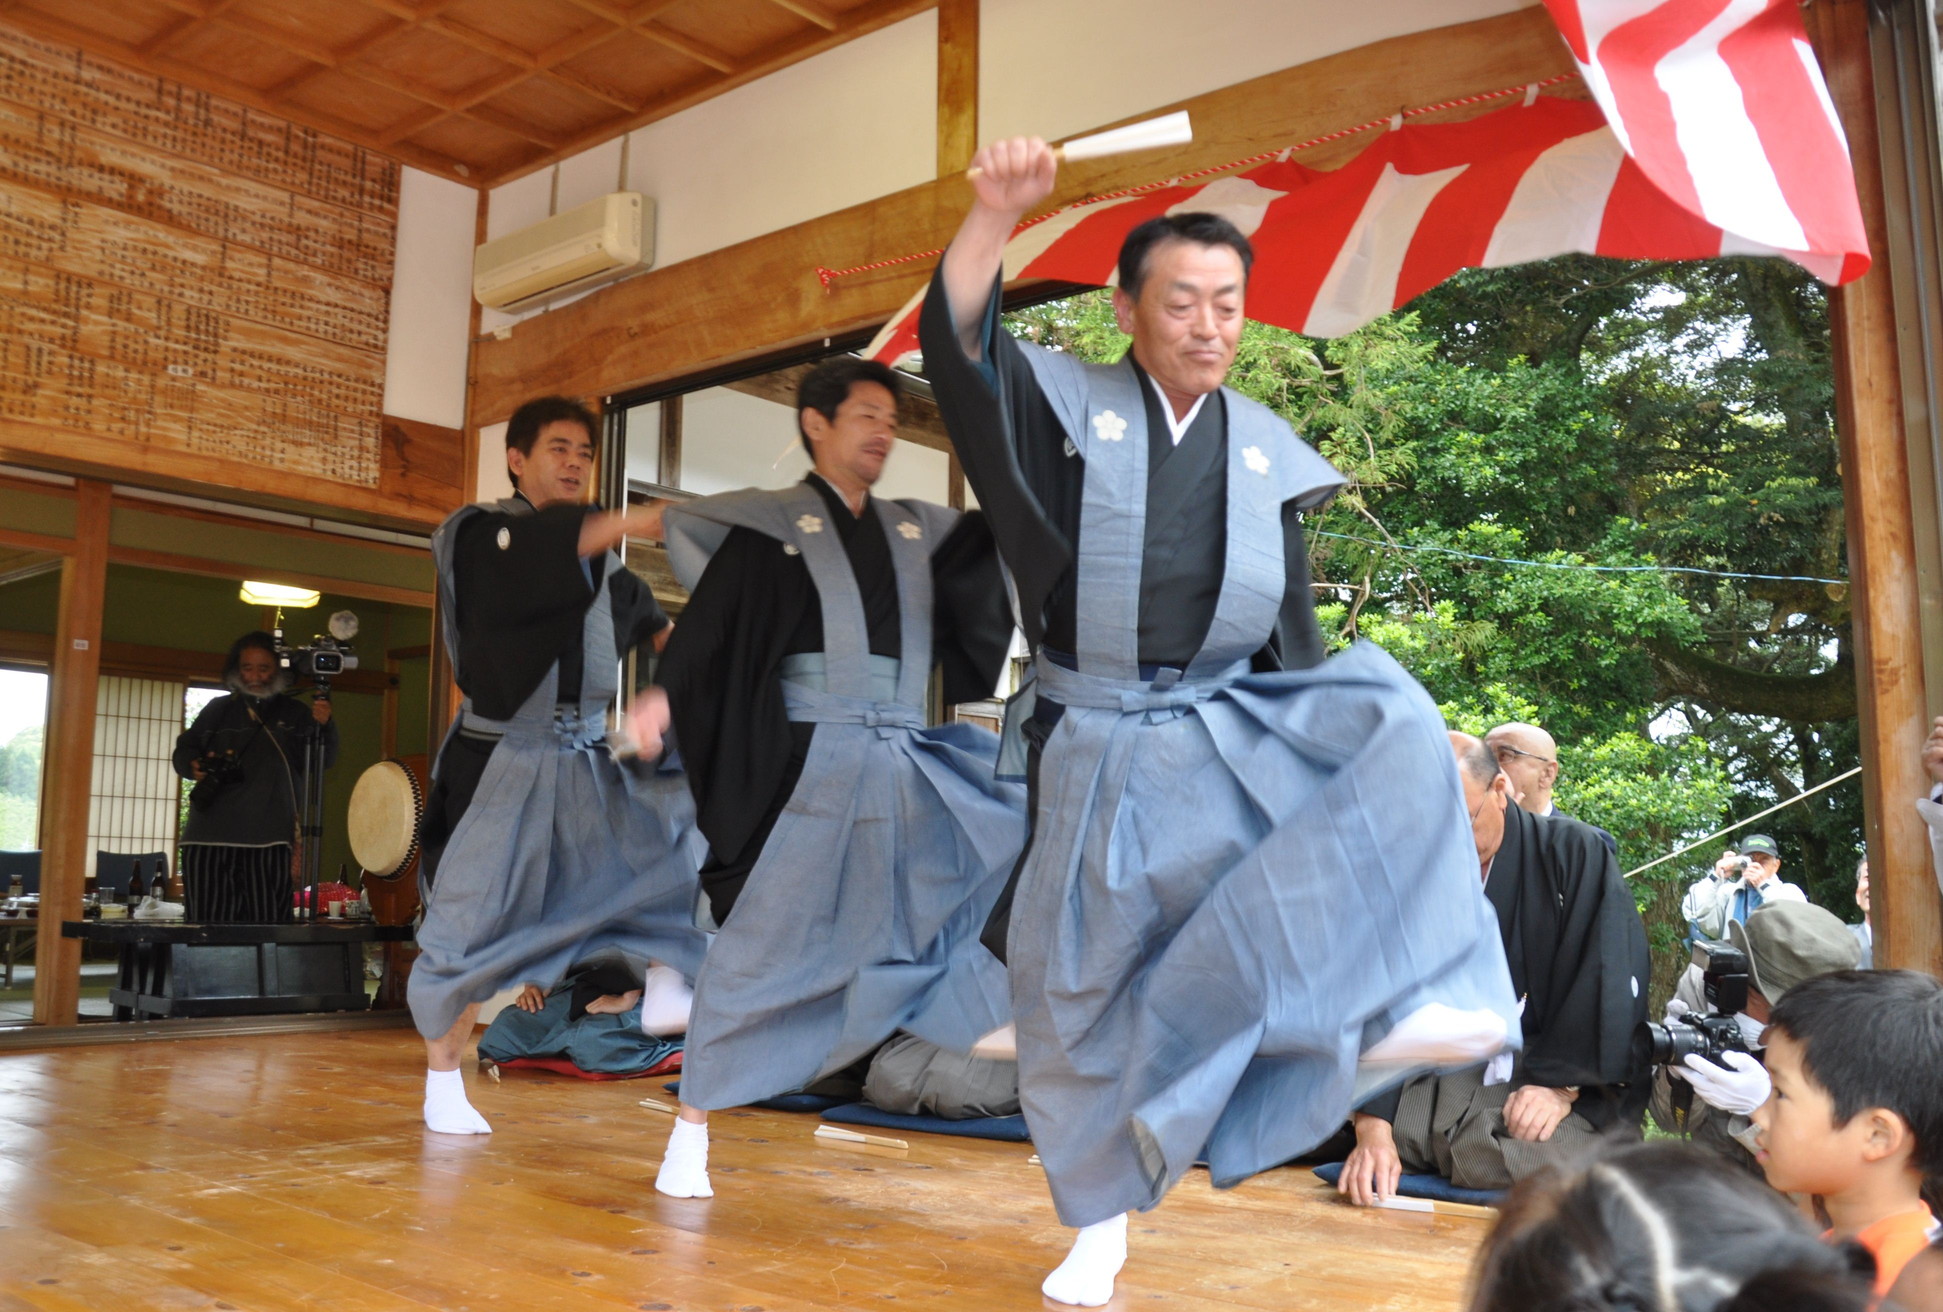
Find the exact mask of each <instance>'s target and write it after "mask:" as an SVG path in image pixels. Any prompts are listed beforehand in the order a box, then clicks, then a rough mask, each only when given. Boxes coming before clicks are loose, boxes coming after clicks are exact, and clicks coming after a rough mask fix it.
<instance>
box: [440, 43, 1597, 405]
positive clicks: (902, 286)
mask: <svg viewBox="0 0 1943 1312" xmlns="http://www.w3.org/2000/svg"><path fill="white" fill-rule="evenodd" d="M1572 71H1573V64H1572V56H1571V52H1570V51H1569V50H1567V49H1566V46H1565V43H1564V42H1563V41H1560V40H1559V36H1558V28H1557V27H1556V26H1555V25H1554V24H1553V23H1552V21H1551V19H1550V18H1549V17H1547V16H1546V12H1545V10H1544V9H1543V8H1540V7H1533V8H1529V9H1521V10H1518V11H1517V12H1515V13H1510V14H1504V15H1501V16H1499V17H1496V18H1486V19H1480V20H1478V21H1476V22H1471V23H1461V24H1455V25H1453V26H1450V27H1444V28H1438V29H1436V30H1434V31H1427V32H1416V33H1412V34H1411V35H1409V36H1401V37H1396V38H1393V39H1391V40H1387V41H1378V42H1375V43H1373V44H1371V45H1366V46H1359V47H1357V48H1356V49H1354V50H1348V51H1344V52H1343V53H1341V54H1337V55H1331V56H1329V57H1327V58H1324V59H1318V60H1315V61H1313V62H1310V63H1307V64H1302V65H1299V66H1298V67H1295V68H1290V69H1284V70H1282V71H1281V72H1277V73H1270V74H1268V75H1266V76H1263V77H1259V78H1254V79H1251V80H1249V81H1246V82H1240V83H1237V84H1235V85H1234V86H1230V87H1224V88H1222V89H1221V90H1218V91H1213V92H1209V93H1208V94H1206V95H1202V96H1196V97H1195V98H1194V99H1192V100H1190V101H1185V102H1182V103H1181V104H1178V105H1156V106H1154V107H1153V108H1152V109H1151V110H1150V111H1148V112H1147V113H1143V114H1141V115H1138V116H1137V117H1140V118H1145V117H1147V116H1148V113H1154V114H1158V113H1162V112H1165V111H1167V110H1171V109H1187V110H1190V111H1191V112H1192V114H1193V117H1194V140H1193V141H1192V142H1191V143H1189V144H1187V145H1185V146H1180V147H1176V148H1173V149H1169V150H1164V151H1144V152H1141V153H1139V154H1135V155H1126V156H1119V157H1115V158H1110V159H1102V160H1093V161H1088V162H1086V163H1083V164H1076V165H1072V166H1069V167H1066V168H1062V169H1061V170H1060V174H1059V185H1058V188H1057V190H1056V191H1055V193H1054V195H1053V197H1052V200H1051V204H1054V205H1064V204H1068V203H1071V202H1073V201H1076V200H1080V199H1082V198H1083V197H1086V196H1089V195H1100V194H1103V193H1105V192H1108V191H1111V190H1114V189H1116V188H1120V187H1126V186H1133V185H1139V184H1143V183H1149V182H1153V181H1155V180H1156V179H1162V178H1166V177H1169V176H1171V175H1174V174H1177V173H1182V172H1186V171H1188V170H1192V169H1201V168H1209V167H1214V166H1217V165H1221V164H1225V163H1228V162H1231V161H1233V160H1237V159H1241V158H1244V157H1246V156H1249V155H1253V154H1255V153H1256V152H1259V151H1263V150H1275V149H1278V148H1281V147H1284V146H1288V145H1291V144H1294V143H1296V142H1301V141H1306V140H1309V139H1311V138H1313V137H1317V136H1320V135H1322V134H1324V133H1329V132H1334V131H1336V130H1338V129H1341V128H1345V127H1348V126H1350V125H1352V124H1356V123H1363V122H1367V121H1369V120H1371V119H1376V118H1381V117H1383V116H1386V115H1389V114H1393V113H1395V112H1396V111H1398V110H1399V109H1402V108H1404V107H1406V106H1414V105H1432V104H1440V103H1443V102H1444V101H1446V100H1450V99H1452V98H1454V97H1461V96H1468V95H1474V94H1476V93H1479V92H1485V91H1496V90H1499V89H1501V88H1504V87H1515V86H1518V85H1520V84H1523V83H1527V82H1535V81H1539V80H1541V79H1544V78H1548V77H1551V76H1552V75H1553V74H1558V73H1567V74H1569V73H1571V72H1572ZM1551 94H1554V95H1583V94H1584V93H1583V90H1582V89H1579V88H1577V87H1576V86H1560V87H1554V88H1553V89H1552V92H1551ZM1504 103H1505V102H1502V101H1494V102H1490V103H1487V104H1484V105H1479V106H1466V107H1460V108H1457V109H1453V110H1451V111H1448V112H1447V113H1445V114H1443V115H1442V116H1440V117H1439V118H1434V119H1426V120H1420V121H1425V122H1438V121H1449V120H1451V119H1461V118H1469V117H1474V116H1476V115H1477V114H1480V113H1486V112H1489V111H1491V110H1494V109H1499V108H1502V107H1503V105H1504ZM1101 126H1103V127H1104V126H1111V125H1107V124H1102V125H1101ZM1371 140H1372V137H1371V136H1369V135H1359V136H1354V137H1348V138H1344V139H1342V140H1339V141H1333V142H1330V143H1328V144H1324V145H1320V146H1318V147H1316V148H1315V149H1313V150H1310V151H1306V152H1304V154H1303V155H1302V157H1301V162H1302V163H1304V164H1306V165H1308V166H1310V167H1311V168H1334V167H1337V166H1338V165H1340V164H1342V163H1343V162H1344V161H1345V160H1346V159H1348V158H1349V157H1351V156H1353V155H1355V154H1357V153H1359V152H1361V151H1363V150H1364V149H1366V148H1367V147H1368V146H1369V144H1370V141H1371ZM970 202H971V196H970V192H969V191H968V189H967V187H966V184H965V181H964V179H963V178H962V177H958V176H952V177H945V178H940V179H937V180H935V181H932V182H926V183H922V184H920V185H918V186H915V187H910V188H907V189H905V190H904V191H900V192H896V193H894V194H892V195H889V196H884V197H880V198H879V199H877V200H874V201H870V202H868V203H866V204H863V205H858V206H854V207H852V208H850V209H847V210H840V211H838V212H836V213H834V214H826V215H824V216H823V217H821V218H817V219H811V220H809V221H808V222H806V223H800V224H797V225H796V226H795V227H792V228H785V229H783V230H782V231H780V232H772V233H768V234H765V235H764V236H761V237H755V238H752V239H750V240H749V241H745V242H742V243H739V244H738V245H735V246H730V247H727V248H725V249H722V250H718V251H712V252H710V253H709V254H707V255H701V256H697V257H696V258H694V259H691V260H683V261H682V262H680V263H679V264H671V265H668V266H666V267H665V268H657V269H651V270H649V271H648V272H646V273H644V274H642V275H640V276H639V277H635V278H628V279H625V280H623V281H621V282H618V283H615V284H614V285H613V286H611V287H607V288H603V289H602V290H600V291H597V292H595V293H593V294H592V295H591V296H587V297H584V298H582V299H581V300H578V301H575V302H573V303H572V304H570V305H563V306H558V307H556V308H555V309H554V310H552V311H551V312H550V313H547V314H542V315H537V316H535V317H533V318H530V319H526V320H523V321H522V322H520V323H518V324H515V325H514V326H513V327H512V329H511V331H510V332H509V333H508V334H507V336H506V337H505V338H504V339H500V338H496V337H495V338H491V339H488V340H486V341H482V342H480V343H478V345H477V346H476V348H475V349H474V351H473V356H472V361H473V363H472V389H471V396H470V405H469V409H468V412H467V422H468V424H469V425H470V426H471V427H472V428H473V429H474V430H475V431H476V430H477V429H478V428H481V427H484V426H485V425H487V424H493V423H497V422H499V421H501V420H503V419H506V418H507V417H509V416H510V415H511V414H512V412H513V409H514V407H516V406H517V405H519V403H520V402H521V401H524V400H525V399H527V397H529V396H530V395H531V394H532V391H533V380H534V379H536V378H544V379H546V380H547V386H549V387H551V388H554V389H556V390H558V391H559V392H561V393H562V394H563V395H567V396H610V395H613V394H614V393H617V392H625V391H629V390H631V389H634V388H638V387H646V386H651V385H654V384H658V383H663V382H668V381H672V380H675V379H680V378H684V377H687V376H690V375H693V374H696V373H699V372H701V371H703V370H707V369H713V368H720V367H721V366H723V365H726V364H729V363H733V362H736V361H741V360H750V359H756V358H760V357H762V356H764V355H768V354H771V353H774V352H779V351H783V350H788V349H793V348H797V347H802V346H806V345H809V344H811V343H814V342H817V341H819V340H820V339H822V338H826V337H834V336H840V335H845V334H849V333H853V332H857V331H860V330H862V329H867V328H874V327H877V326H879V325H881V324H882V323H883V322H884V320H885V319H887V318H888V317H889V316H890V315H891V314H892V313H893V312H894V311H895V310H896V309H897V308H898V306H900V305H901V304H902V303H903V302H904V301H905V300H906V299H907V298H908V297H909V296H910V295H911V293H913V292H915V291H917V290H919V289H920V288H922V287H923V286H924V283H925V280H926V279H927V278H929V277H930V275H931V271H932V269H933V268H934V267H935V265H936V258H935V257H934V256H923V255H922V253H923V252H926V251H934V250H937V249H938V248H940V247H942V246H943V245H944V244H945V243H946V242H947V241H949V240H950V238H951V235H952V233H953V232H954V231H956V230H957V227H958V224H959V223H960V221H962V220H963V218H964V215H965V210H966V207H967V206H968V205H969V204H970ZM918 256H922V258H910V257H918ZM886 260H900V261H902V262H900V263H895V264H889V265H887V266H885V267H882V268H878V269H875V270H874V271H872V272H869V273H863V274H859V275H856V276H853V277H846V278H841V279H838V280H836V281H834V282H832V283H831V284H830V285H829V286H827V287H826V286H825V285H823V283H822V282H821V281H819V279H818V277H817V268H818V266H819V265H821V266H827V267H829V268H832V269H843V268H850V267H853V266H860V265H867V264H871V263H872V262H875V261H886Z"/></svg>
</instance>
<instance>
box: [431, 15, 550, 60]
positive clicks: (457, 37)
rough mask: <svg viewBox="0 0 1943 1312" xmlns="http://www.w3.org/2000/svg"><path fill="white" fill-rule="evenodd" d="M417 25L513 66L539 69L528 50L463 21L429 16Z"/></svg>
mask: <svg viewBox="0 0 1943 1312" xmlns="http://www.w3.org/2000/svg"><path fill="white" fill-rule="evenodd" d="M419 26H420V27H422V28H423V29H424V30H425V31H427V32H437V33H438V34H439V35H440V36H445V37H450V38H452V39H453V40H454V41H457V42H459V43H460V44H461V45H467V46H471V47H472V48H473V49H474V50H477V51H478V52H479V53H480V54H482V55H491V56H492V57H493V58H494V59H497V60H499V61H501V62H502V63H507V64H511V65H513V67H515V68H523V69H526V70H527V71H528V72H538V71H539V68H540V63H539V61H538V60H537V59H535V58H534V57H533V55H532V53H531V52H530V51H526V50H522V49H520V48H519V47H518V46H516V45H514V44H512V43H511V42H510V41H501V40H500V39H499V38H498V37H496V36H487V35H486V34H485V33H484V32H480V31H477V30H475V29H473V28H470V27H467V26H466V25H465V24H464V23H458V22H454V21H453V20H451V19H449V18H429V19H427V20H426V21H425V22H423V23H420V24H419Z"/></svg>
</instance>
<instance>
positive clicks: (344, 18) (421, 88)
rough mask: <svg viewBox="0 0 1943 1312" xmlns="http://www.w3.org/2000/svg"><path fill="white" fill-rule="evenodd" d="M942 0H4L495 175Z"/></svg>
mask: <svg viewBox="0 0 1943 1312" xmlns="http://www.w3.org/2000/svg"><path fill="white" fill-rule="evenodd" d="M933 3H935V0H80V2H79V3H76V2H75V0H0V23H6V24H12V25H13V26H15V27H18V28H20V29H22V30H24V31H27V32H31V33H34V34H36V35H39V36H42V37H45V38H47V39H50V40H56V41H65V42H69V43H71V44H73V45H78V46H81V47H83V48H84V49H87V50H89V51H92V52H93V53H95V54H97V55H100V56H102V57H104V58H107V59H111V60H114V61H116V62H118V63H121V64H125V65H128V66H131V67H134V68H137V69H140V70H143V71H145V72H151V73H155V74H157V75H159V76H162V77H165V78H169V79H172V80H174V81H177V82H181V83H185V84H187V85H189V86H192V87H196V88H199V89H201V90H204V91H208V92H211V93H213V94H216V95H220V96H225V97H228V98H230V99H232V100H236V101H239V102H241V103H243V104H245V105H249V106H252V107H254V108H257V109H261V110H264V111H265V112H268V113H271V114H275V115H278V116H280V117H283V118H287V119H290V120H292V121H294V122H297V123H302V124H305V125H307V126H310V127H314V128H318V129H320V130H322V131H325V132H329V133H332V134H334V135H337V136H340V137H344V138H346V139H347V140H350V141H354V142H357V143H359V144H360V145H364V146H368V147H370V148H372V149H374V150H378V151H381V152H383V153H385V154H388V155H390V156H392V157H393V158H395V159H398V160H400V161H402V162H404V163H407V164H411V165H414V166H416V167H418V168H422V169H426V170H428V171H430V172H433V173H438V174H441V175H444V176H446V177H450V178H456V179H458V180H460V181H463V182H468V183H471V184H473V185H480V186H484V185H491V184H493V183H495V182H500V181H503V180H505V179H507V178H510V177H514V176H517V175H519V174H521V173H524V172H529V171H531V170H532V169H535V168H538V167H541V166H542V165H545V164H549V163H552V162H553V161H555V160H558V159H563V158H565V157H567V156H569V155H572V154H574V153H575V152H577V151H580V150H584V149H586V148H587V147H588V146H592V145H595V144H597V143H599V142H601V141H605V140H607V139H609V138H611V137H614V136H616V135H618V134H620V133H622V132H624V131H627V130H628V129H630V128H634V127H639V126H640V125H641V124H643V123H650V122H653V121H654V120H655V119H657V118H663V117H665V116H667V115H669V114H673V113H676V112H677V111H679V110H682V109H686V108H688V107H689V106H691V105H694V104H697V103H699V102H700V101H703V100H706V99H708V98H709V97H710V96H714V95H719V94H720V93H722V92H724V91H727V90H729V89H730V88H732V87H735V86H739V85H741V84H742V83H744V82H748V81H751V80H753V79H755V78H758V77H761V76H762V75H764V74H765V73H770V72H773V71H775V70H776V69H778V68H782V67H784V66H785V65H788V64H792V63H794V62H796V61H797V60H799V59H804V58H807V57H809V56H810V55H814V54H817V53H819V52H820V51H823V50H827V49H829V48H831V47H832V46H836V45H840V44H842V43H843V42H845V41H849V40H852V39H854V38H856V37H859V36H862V35H864V34H865V33H867V32H871V31H875V30H876V29H878V28H880V27H884V26H886V25H888V24H890V23H894V22H897V21H899V20H900V19H903V18H907V17H909V16H910V15H912V14H915V13H918V12H921V11H922V10H925V9H928V8H930V7H931V6H932V4H933Z"/></svg>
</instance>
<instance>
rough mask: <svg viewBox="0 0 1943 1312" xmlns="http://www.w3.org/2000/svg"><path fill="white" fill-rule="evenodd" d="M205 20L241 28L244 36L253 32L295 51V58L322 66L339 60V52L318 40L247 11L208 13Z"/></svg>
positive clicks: (289, 52)
mask: <svg viewBox="0 0 1943 1312" xmlns="http://www.w3.org/2000/svg"><path fill="white" fill-rule="evenodd" d="M209 21H210V22H211V23H214V24H215V25H216V26H217V27H226V28H228V29H229V30H230V31H232V32H241V33H243V34H244V35H245V36H253V37H255V38H257V39H258V40H259V41H264V42H267V43H269V44H270V45H273V46H275V47H277V49H279V50H282V51H284V52H285V53H287V54H292V55H295V56H297V57H298V58H299V59H307V60H309V61H310V62H311V63H313V64H318V65H321V66H322V67H324V68H336V67H337V66H338V64H339V62H340V61H341V56H339V54H338V53H337V51H335V50H333V49H331V48H330V47H329V46H327V45H324V44H323V43H322V42H318V41H311V40H308V39H306V38H304V37H301V36H298V35H297V34H296V33H294V32H286V31H285V30H284V29H282V28H280V27H278V26H276V25H275V24H273V23H266V22H264V21H263V20H262V19H260V18H252V17H251V16H250V15H248V14H235V13H222V14H211V15H210V16H209Z"/></svg>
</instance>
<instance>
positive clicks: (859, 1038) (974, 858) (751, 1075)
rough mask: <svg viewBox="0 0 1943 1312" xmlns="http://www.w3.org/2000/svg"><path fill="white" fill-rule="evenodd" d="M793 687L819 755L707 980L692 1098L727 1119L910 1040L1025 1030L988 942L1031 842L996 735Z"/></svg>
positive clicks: (693, 1057)
mask: <svg viewBox="0 0 1943 1312" xmlns="http://www.w3.org/2000/svg"><path fill="white" fill-rule="evenodd" d="M787 688H788V691H789V694H790V703H791V718H792V719H809V720H814V721H815V722H816V725H817V729H816V733H815V736H814V737H813V739H812V740H811V744H810V753H809V759H808V760H807V762H806V763H805V765H804V768H803V773H802V778H801V780H800V781H799V782H798V784H797V786H796V790H795V792H794V793H793V794H792V795H791V797H790V800H789V804H788V806H787V807H786V808H785V809H784V811H783V814H782V816H781V817H780V818H779V819H778V820H777V822H776V825H775V828H774V829H773V830H772V831H771V832H770V835H769V838H768V841H767V842H766V843H765V844H764V846H763V851H762V855H761V857H760V859H759V860H758V861H757V863H756V866H755V869H754V870H753V871H752V872H751V874H750V877H749V881H748V884H747V885H746V886H745V887H744V889H743V891H742V894H741V896H740V897H739V898H738V899H737V901H736V904H735V909H734V911H733V913H732V914H731V915H730V916H729V920H728V924H727V925H725V926H724V927H722V929H721V930H720V931H719V932H718V933H717V934H716V936H715V941H714V943H713V944H712V945H711V947H710V949H709V953H708V958H707V960H706V961H705V962H704V963H703V965H702V971H701V975H700V978H699V979H698V980H697V981H696V984H695V1006H694V1011H693V1014H692V1016H691V1017H690V1020H689V1029H688V1039H689V1042H688V1048H687V1055H686V1059H685V1060H686V1064H685V1067H684V1069H683V1072H682V1099H683V1101H685V1102H688V1103H690V1104H692V1105H695V1106H698V1107H702V1108H706V1109H711V1110H712V1109H717V1108H722V1107H735V1106H740V1105H743V1104H746V1103H750V1102H755V1101H758V1100H760V1099H763V1098H769V1097H774V1096H776V1095H778V1094H782V1093H786V1092H789V1091H791V1090H794V1089H799V1088H802V1087H804V1086H805V1085H808V1084H811V1083H813V1082H814V1081H815V1080H817V1079H818V1078H819V1077H821V1076H823V1075H826V1074H829V1073H831V1072H834V1071H837V1070H841V1069H842V1068H843V1067H845V1066H848V1065H850V1064H851V1063H852V1062H855V1061H856V1060H858V1059H859V1058H861V1057H863V1056H864V1055H865V1054H867V1053H869V1052H870V1051H871V1050H873V1049H874V1048H876V1047H877V1046H878V1045H879V1044H881V1043H883V1042H884V1040H886V1039H888V1038H889V1037H890V1036H891V1035H892V1034H894V1033H896V1032H897V1031H898V1030H906V1031H909V1032H910V1033H913V1034H916V1035H918V1036H919V1037H920V1038H923V1039H926V1040H929V1041H930V1042H932V1043H935V1044H937V1045H939V1046H940V1047H944V1048H949V1049H951V1050H953V1051H958V1052H963V1051H965V1050H967V1049H968V1048H969V1047H970V1046H971V1045H972V1044H973V1043H974V1042H976V1041H977V1040H978V1039H979V1038H981V1037H983V1036H984V1035H986V1034H988V1033H990V1032H991V1031H992V1030H994V1029H997V1028H999V1027H1000V1026H1002V1025H1004V1024H1005V1023H1006V1022H1007V1021H1008V1020H1009V1019H1010V1005H1009V998H1008V993H1007V989H1006V982H1005V969H1004V967H1003V966H1002V965H1001V964H1000V963H999V961H998V959H997V958H996V957H994V956H993V955H992V954H991V952H990V951H989V950H987V949H986V948H985V947H984V945H982V944H981V943H980V942H979V941H978V936H979V932H980V930H981V929H982V928H983V927H984V924H985V919H986V917H987V916H988V915H989V914H990V912H991V909H992V906H993V904H994V903H995V902H996V901H997V899H998V896H999V893H1000V891H1001V889H1002V888H1003V887H1004V884H1005V880H1006V877H1007V874H1008V872H1009V871H1010V869H1011V867H1012V865H1013V863H1014V862H1015V860H1016V859H1017V856H1018V852H1019V848H1020V846H1021V845H1022V843H1023V841H1024V836H1025V835H1024V828H1025V825H1024V819H1025V817H1024V812H1023V807H1022V806H1021V801H1020V790H1019V789H1018V788H1017V787H1016V786H1015V785H1009V784H1004V783H1000V782H998V781H997V780H996V779H995V778H994V770H993V766H994V762H995V761H996V759H997V753H998V740H997V738H996V737H995V736H993V735H992V734H990V733H987V732H985V731H984V730H981V729H978V728H976V727H974V726H971V725H964V724H948V725H941V726H937V727H934V728H923V727H920V726H921V723H922V721H921V719H919V718H918V717H917V715H916V712H915V711H911V710H909V709H908V708H903V707H900V706H895V705H885V704H881V703H871V702H868V701H861V700H858V699H853V698H845V697H839V696H836V695H834V694H829V693H809V692H806V691H805V690H802V689H799V688H796V687H795V686H793V685H789V686H787ZM812 708H813V709H812Z"/></svg>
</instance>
